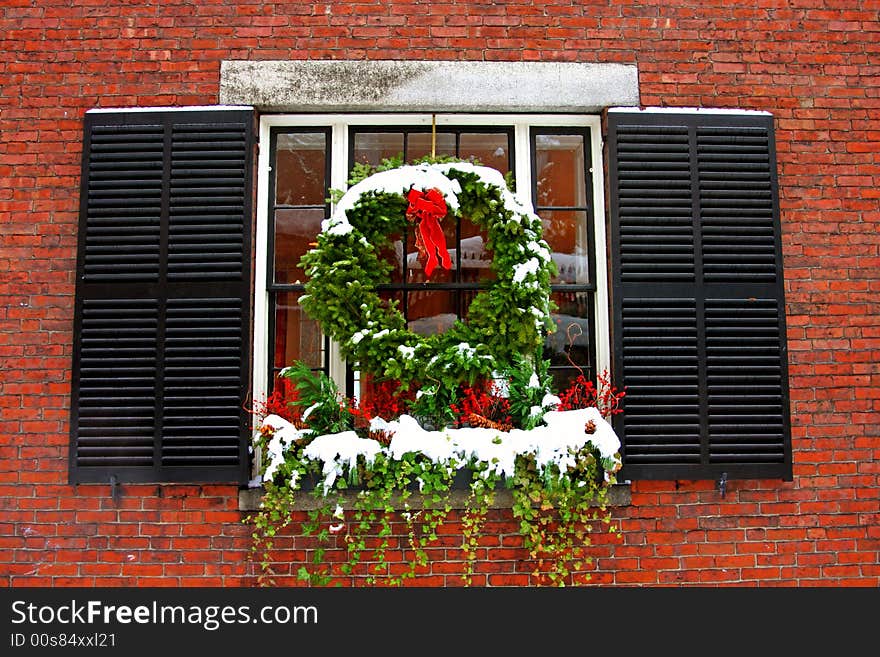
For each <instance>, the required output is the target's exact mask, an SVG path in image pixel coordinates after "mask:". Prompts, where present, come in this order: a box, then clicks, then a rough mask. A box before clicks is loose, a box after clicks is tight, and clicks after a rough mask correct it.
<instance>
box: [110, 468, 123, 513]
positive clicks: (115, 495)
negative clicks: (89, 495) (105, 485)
mask: <svg viewBox="0 0 880 657" xmlns="http://www.w3.org/2000/svg"><path fill="white" fill-rule="evenodd" d="M121 497H122V489H121V488H120V486H119V480H118V479H117V478H116V475H110V498H111V499H112V500H113V506H119V500H120V498H121Z"/></svg>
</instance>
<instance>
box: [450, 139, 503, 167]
mask: <svg viewBox="0 0 880 657" xmlns="http://www.w3.org/2000/svg"><path fill="white" fill-rule="evenodd" d="M458 153H459V157H461V158H462V159H468V158H471V157H475V158H477V159H478V160H479V161H480V162H481V163H482V164H483V165H485V166H487V167H492V168H493V169H498V170H499V171H500V172H501V173H507V172H508V171H509V170H510V144H509V143H508V136H507V133H491V132H488V133H478V132H463V133H461V136H460V137H459V141H458Z"/></svg>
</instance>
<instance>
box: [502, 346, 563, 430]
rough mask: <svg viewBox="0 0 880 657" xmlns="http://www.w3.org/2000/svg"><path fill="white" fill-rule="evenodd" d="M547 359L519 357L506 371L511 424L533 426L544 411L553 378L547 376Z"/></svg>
mask: <svg viewBox="0 0 880 657" xmlns="http://www.w3.org/2000/svg"><path fill="white" fill-rule="evenodd" d="M549 368H550V361H548V360H545V359H543V358H541V357H540V355H539V356H538V357H537V358H535V359H529V358H525V357H524V356H519V357H517V358H515V359H514V361H513V364H512V365H511V367H510V369H509V370H508V371H507V375H508V389H509V391H508V396H509V399H510V417H511V420H512V421H513V423H514V425H516V426H519V427H522V428H523V429H526V430H528V429H534V428H535V427H536V426H538V424H539V423H540V422H541V418H542V416H543V414H544V412H545V411H546V410H547V409H546V408H544V406H543V403H544V398H545V396H546V395H548V394H550V391H551V389H552V385H553V379H552V377H551V376H550V371H549Z"/></svg>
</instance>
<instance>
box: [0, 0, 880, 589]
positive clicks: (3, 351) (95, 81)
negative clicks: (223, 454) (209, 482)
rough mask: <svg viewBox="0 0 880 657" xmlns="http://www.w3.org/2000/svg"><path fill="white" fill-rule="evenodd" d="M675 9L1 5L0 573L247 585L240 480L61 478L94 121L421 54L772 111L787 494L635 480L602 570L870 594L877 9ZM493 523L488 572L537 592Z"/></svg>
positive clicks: (877, 550) (855, 4)
mask: <svg viewBox="0 0 880 657" xmlns="http://www.w3.org/2000/svg"><path fill="white" fill-rule="evenodd" d="M667 4H668V3H666V2H663V1H662V0H650V1H648V2H645V1H644V0H639V1H638V2H636V1H635V0H604V1H603V2H592V1H588V2H572V1H570V0H557V1H551V2H532V1H531V0H530V1H528V2H527V1H525V0H522V1H520V2H514V1H508V0H499V1H497V2H491V3H490V2H478V1H472V2H437V3H430V4H425V3H415V2H406V1H403V0H395V1H392V2H384V1H383V2H378V1H376V2H358V3H341V2H326V3H318V4H314V5H312V4H309V3H277V4H270V3H263V2H257V1H256V0H253V1H250V2H248V1H245V0H199V1H198V2H195V1H192V0H174V1H172V2H167V1H166V0H153V2H137V3H134V2H113V3H108V2H104V1H102V0H88V1H86V2H83V1H79V2H76V1H75V2H70V0H63V1H62V0H42V1H41V2H39V3H33V2H31V1H30V0H5V1H4V2H3V4H2V7H0V43H2V49H0V80H2V85H0V131H2V135H3V138H2V141H0V180H2V181H3V183H2V185H0V218H2V225H3V230H2V234H0V272H2V276H0V372H2V374H0V435H2V443H0V457H2V458H0V509H2V513H0V583H2V584H4V585H50V584H51V585H56V586H62V585H103V584H107V585H136V584H153V585H155V584H165V585H171V586H178V585H188V584H195V585H221V584H222V585H248V584H252V583H253V581H254V577H253V576H254V569H253V567H252V565H251V564H249V563H248V561H247V553H248V546H249V539H248V529H247V527H246V526H244V525H242V523H241V522H240V520H241V517H242V514H241V513H240V512H239V511H238V510H237V509H238V500H237V490H236V489H235V488H234V487H231V486H205V487H197V486H149V485H138V486H133V485H132V486H124V487H123V489H122V491H121V493H122V495H121V499H120V500H119V502H118V505H117V504H116V503H114V501H113V499H112V498H111V497H110V491H109V488H108V487H107V486H91V485H88V486H87V485H81V486H77V487H73V486H68V485H67V484H66V481H67V445H68V409H69V393H70V358H71V345H72V332H71V325H72V309H73V290H74V268H75V257H76V253H75V248H76V232H77V208H78V179H79V163H80V152H81V146H80V139H81V126H82V117H83V114H84V112H85V111H86V110H87V109H90V108H92V107H107V106H130V105H140V106H175V105H186V104H212V103H216V102H217V96H218V81H219V67H220V61H221V60H223V59H304V58H316V59H317V58H340V59H366V58H370V59H406V58H414V59H485V60H530V61H538V60H542V61H547V60H553V61H580V62H623V63H628V64H637V65H638V69H639V77H640V92H641V102H642V104H644V105H660V106H695V105H696V106H711V107H740V108H748V109H761V110H768V111H771V112H772V113H773V114H774V115H775V117H776V119H777V133H776V137H777V148H778V154H779V175H780V201H781V206H782V227H783V244H784V254H785V267H786V279H787V281H786V294H787V304H788V326H789V349H790V372H791V397H792V413H793V417H792V421H793V435H792V440H793V446H794V473H795V477H794V481H793V482H789V483H782V482H778V481H757V482H755V481H748V482H730V483H729V484H728V489H727V492H726V495H725V496H724V497H723V498H722V497H721V495H720V493H719V492H718V491H717V490H716V489H715V484H714V483H713V482H696V483H695V482H653V483H636V484H634V485H633V487H632V504H631V505H629V506H626V507H621V508H618V509H616V510H615V517H616V518H617V520H618V521H619V523H620V525H621V529H622V534H621V537H620V539H619V540H618V539H614V540H613V541H612V540H608V541H604V542H600V544H599V545H598V546H597V548H596V555H597V562H596V564H595V571H594V581H596V582H599V583H606V584H647V585H660V584H684V583H696V584H713V585H714V584H742V585H756V584H783V585H793V584H799V585H859V586H877V585H878V584H880V481H878V479H880V429H878V426H880V365H878V362H880V319H878V317H880V301H878V299H880V276H878V272H880V248H878V247H880V236H878V233H880V231H878V228H880V223H878V222H880V211H878V196H880V192H878V189H880V185H878V183H880V127H878V126H880V123H878V118H880V84H878V82H880V65H878V64H877V62H878V61H880V53H878V51H880V22H878V20H877V17H878V11H880V1H878V0H824V1H822V0H785V1H781V0H757V1H756V2H755V3H750V6H748V7H740V6H736V5H732V4H731V3H729V2H727V1H725V0H708V1H705V0H699V1H697V0H683V1H682V2H678V3H675V4H676V5H678V6H677V7H667V6H666V5H667ZM71 5H74V6H71ZM491 528H492V529H493V533H492V535H490V536H488V537H487V538H486V541H487V542H486V553H485V558H486V560H485V563H482V564H481V565H480V567H479V568H478V574H479V575H480V577H482V576H485V577H486V578H487V580H486V581H487V583H489V584H493V585H495V584H498V585H501V584H523V583H526V581H527V579H528V575H527V574H526V573H527V572H528V567H527V564H525V563H524V561H523V557H524V555H523V554H521V552H522V551H521V550H518V549H517V544H516V541H515V539H514V538H513V537H515V525H514V524H512V523H511V521H510V518H509V516H505V515H504V514H503V513H501V512H497V513H495V515H493V517H492V524H491ZM450 549H452V548H450ZM291 556H293V557H297V556H300V555H298V554H296V553H291ZM437 557H438V559H437V562H436V563H435V565H434V566H433V568H432V570H431V572H430V573H428V574H426V575H425V578H424V579H423V580H420V581H421V582H422V583H424V584H444V583H449V584H453V583H455V581H456V580H457V577H456V576H455V569H456V564H455V560H454V555H450V554H448V553H446V552H444V553H443V554H442V558H441V555H440V554H438V555H437ZM449 560H451V561H449ZM450 573H451V574H450ZM475 583H477V584H479V583H483V582H482V581H480V580H475Z"/></svg>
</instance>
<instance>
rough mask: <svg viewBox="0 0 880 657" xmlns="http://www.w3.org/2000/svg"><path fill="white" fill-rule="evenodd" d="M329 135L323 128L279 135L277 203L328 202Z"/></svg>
mask: <svg viewBox="0 0 880 657" xmlns="http://www.w3.org/2000/svg"><path fill="white" fill-rule="evenodd" d="M326 152H327V138H326V135H325V134H324V133H323V132H304V133H303V132H300V133H285V134H280V135H278V143H277V146H276V151H275V204H276V205H324V199H325V197H326V194H325V191H324V182H325V181H324V177H325V172H326V170H327V158H326Z"/></svg>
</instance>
